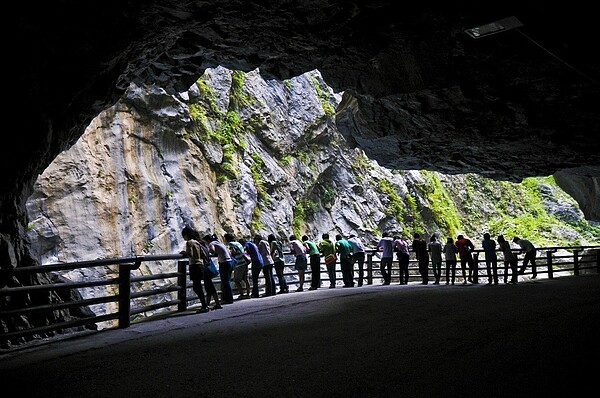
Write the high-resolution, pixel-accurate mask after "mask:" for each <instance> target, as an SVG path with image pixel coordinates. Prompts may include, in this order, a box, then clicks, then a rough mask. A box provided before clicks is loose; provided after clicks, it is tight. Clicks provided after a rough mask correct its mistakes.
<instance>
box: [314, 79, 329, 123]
mask: <svg viewBox="0 0 600 398" xmlns="http://www.w3.org/2000/svg"><path fill="white" fill-rule="evenodd" d="M311 80H312V83H313V86H314V87H315V91H316V93H317V97H318V98H319V101H320V102H321V106H322V107H323V112H325V115H327V116H329V117H333V116H335V108H334V107H333V105H332V104H331V100H330V99H329V93H328V92H327V91H325V90H323V89H322V88H321V83H320V81H319V79H317V78H316V77H314V76H311Z"/></svg>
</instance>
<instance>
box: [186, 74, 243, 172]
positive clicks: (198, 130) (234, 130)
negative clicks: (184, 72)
mask: <svg viewBox="0 0 600 398" xmlns="http://www.w3.org/2000/svg"><path fill="white" fill-rule="evenodd" d="M244 77H245V73H244V72H242V71H234V72H233V73H232V75H231V89H230V93H229V95H230V103H229V109H228V110H227V111H223V110H221V109H219V106H218V104H217V101H216V99H217V96H216V94H215V93H214V92H213V90H212V88H211V87H210V86H209V85H208V84H207V83H206V82H205V81H204V79H203V78H202V77H201V78H200V79H198V81H196V86H197V87H198V89H199V90H200V92H201V94H202V101H201V102H198V103H193V104H189V105H188V108H189V112H190V116H191V118H192V120H193V121H194V133H195V135H196V138H197V139H198V140H199V141H201V142H211V141H216V142H218V143H219V144H220V146H221V149H222V151H223V159H222V161H221V163H220V164H219V165H218V166H217V168H218V169H217V172H218V176H217V182H219V183H223V182H225V181H227V180H228V179H229V178H237V177H238V175H239V171H238V167H237V165H236V163H237V160H238V158H239V153H240V152H243V151H244V150H245V149H246V141H245V139H244V136H245V135H246V134H247V133H249V132H250V128H249V127H248V125H247V124H245V123H244V122H243V121H242V120H241V118H240V116H239V114H238V112H237V110H238V109H240V108H241V107H242V106H246V105H248V104H250V103H251V100H250V98H249V97H248V96H247V95H246V94H245V93H244V90H243V85H244ZM210 120H214V121H213V123H214V124H215V125H217V126H219V127H218V128H216V129H213V128H212V127H211V123H210Z"/></svg>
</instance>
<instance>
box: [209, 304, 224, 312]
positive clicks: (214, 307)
mask: <svg viewBox="0 0 600 398" xmlns="http://www.w3.org/2000/svg"><path fill="white" fill-rule="evenodd" d="M221 308H223V307H221V306H220V305H219V304H215V305H214V306H213V307H212V308H211V309H212V310H213V311H214V310H220V309H221Z"/></svg>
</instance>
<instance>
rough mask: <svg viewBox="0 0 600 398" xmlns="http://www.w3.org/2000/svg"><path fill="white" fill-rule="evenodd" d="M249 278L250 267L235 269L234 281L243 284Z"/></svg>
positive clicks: (242, 266) (241, 266) (243, 266)
mask: <svg viewBox="0 0 600 398" xmlns="http://www.w3.org/2000/svg"><path fill="white" fill-rule="evenodd" d="M246 276H248V265H247V264H245V265H240V266H239V267H237V266H236V267H235V268H234V269H233V281H234V282H241V281H243V280H244V279H245V277H246Z"/></svg>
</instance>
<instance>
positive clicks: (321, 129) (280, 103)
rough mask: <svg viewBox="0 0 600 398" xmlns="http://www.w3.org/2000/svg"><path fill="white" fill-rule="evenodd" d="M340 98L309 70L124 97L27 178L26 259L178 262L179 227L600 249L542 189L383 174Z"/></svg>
mask: <svg viewBox="0 0 600 398" xmlns="http://www.w3.org/2000/svg"><path fill="white" fill-rule="evenodd" d="M341 100H342V94H341V93H335V92H334V91H333V90H332V89H331V88H330V87H329V86H327V85H326V83H325V82H324V81H323V79H322V76H321V75H320V74H319V72H318V71H313V72H309V73H306V74H303V75H301V76H299V77H297V78H292V79H289V80H285V81H283V82H281V81H277V80H265V79H263V78H262V77H261V75H260V74H259V72H258V71H253V72H250V73H244V72H241V71H230V70H228V69H225V68H217V69H209V70H207V71H206V72H205V73H204V75H203V76H202V77H201V78H200V79H199V80H198V82H197V83H196V84H194V85H192V86H191V87H190V89H189V90H187V91H185V92H182V93H180V94H179V95H176V96H172V95H169V94H167V93H166V92H165V91H164V90H163V89H161V88H159V87H157V86H154V87H146V88H140V87H137V86H133V85H132V86H131V87H130V89H129V90H128V91H127V93H126V95H125V96H124V97H123V99H122V100H121V101H119V102H118V103H117V105H116V106H114V107H112V108H110V109H108V110H106V111H105V112H103V113H101V114H100V115H99V117H97V118H96V119H94V121H93V122H92V123H91V125H90V126H89V127H88V128H87V130H86V133H85V134H84V135H83V136H82V138H81V139H80V140H79V141H78V142H77V143H76V144H75V145H74V146H73V147H72V148H71V149H69V150H68V151H65V152H63V153H62V154H61V155H59V156H58V157H57V158H56V159H55V161H54V162H53V163H52V164H51V165H50V167H48V169H47V170H45V172H44V173H43V174H42V175H41V176H40V177H39V178H38V180H37V182H36V184H35V186H34V193H33V195H32V196H31V197H30V198H29V200H28V202H27V210H28V215H29V219H30V224H29V227H28V236H29V238H30V242H31V247H32V250H33V252H34V253H36V256H37V257H39V259H40V261H41V262H42V263H49V262H56V261H60V262H65V261H82V260H91V259H97V258H110V257H123V256H131V255H142V254H149V253H152V254H155V253H156V254H164V253H177V252H179V250H181V248H182V247H183V245H184V241H183V239H182V238H181V229H182V228H183V226H185V225H192V226H195V227H196V228H198V229H199V230H200V231H201V232H203V233H212V232H215V233H217V234H218V235H219V236H222V234H223V233H224V232H230V233H233V234H234V235H236V236H238V237H245V238H249V237H251V236H253V235H254V234H256V233H261V234H263V235H265V236H266V235H268V234H270V233H274V234H276V235H278V236H280V237H281V238H282V239H283V240H284V241H285V240H287V237H288V236H289V235H290V234H292V233H297V234H304V233H306V234H308V235H309V236H311V237H313V238H317V239H319V238H320V236H321V234H322V233H325V232H327V233H329V234H330V235H331V236H334V235H335V234H336V233H342V234H343V235H346V236H347V235H348V234H349V233H356V234H358V235H359V236H361V237H363V238H364V239H365V241H366V242H367V243H368V244H370V245H374V244H375V243H376V242H377V241H378V239H379V237H380V236H381V233H382V232H383V231H392V232H395V233H401V234H403V235H405V236H406V237H407V238H411V237H412V234H413V233H414V232H419V233H421V234H423V235H424V236H425V237H426V238H428V237H429V236H430V235H431V234H437V236H438V237H440V239H445V237H447V236H450V237H453V238H455V237H456V235H457V234H458V233H464V234H466V235H468V236H470V237H472V238H473V240H474V241H475V242H476V243H477V242H478V241H479V240H481V237H482V234H483V233H484V232H487V231H489V232H491V233H492V234H493V235H494V236H496V235H497V234H500V233H503V234H505V235H506V236H507V237H512V236H513V235H519V236H527V237H529V238H530V239H531V240H532V241H533V242H534V243H535V244H537V245H558V244H561V245H563V244H582V243H583V244H585V243H589V242H599V241H600V229H594V227H593V226H590V225H589V224H588V223H587V221H586V220H585V218H584V217H583V214H582V213H581V211H580V210H579V208H578V207H577V204H576V202H575V201H574V200H573V199H572V198H570V197H569V196H568V195H566V194H565V193H564V192H563V191H562V190H561V189H560V188H558V187H557V186H556V184H554V183H553V182H552V178H543V179H540V178H538V179H535V178H534V179H528V180H526V182H524V183H522V184H515V183H509V182H501V181H494V180H492V179H487V178H484V177H482V176H478V175H466V174H465V175H444V174H440V173H436V172H427V171H418V170H412V171H392V170H389V169H387V168H384V167H382V166H380V165H379V164H378V163H377V162H375V161H373V160H370V159H369V158H368V157H367V156H365V154H364V153H363V151H362V150H359V149H354V148H351V146H350V145H348V143H347V142H346V139H345V138H344V137H343V136H342V135H341V134H340V132H339V130H338V128H337V126H336V123H335V109H336V108H337V106H338V104H339V102H340V101H341Z"/></svg>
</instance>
